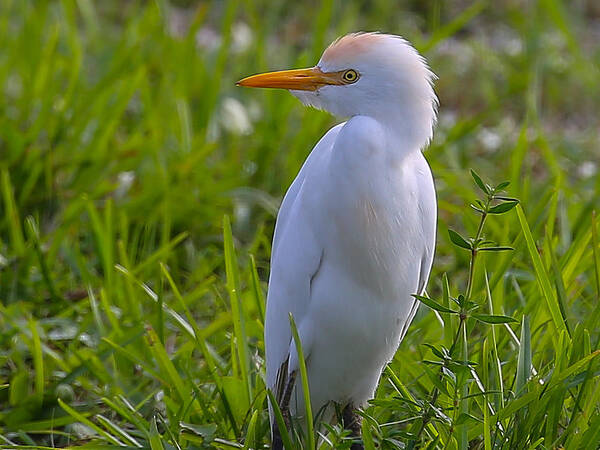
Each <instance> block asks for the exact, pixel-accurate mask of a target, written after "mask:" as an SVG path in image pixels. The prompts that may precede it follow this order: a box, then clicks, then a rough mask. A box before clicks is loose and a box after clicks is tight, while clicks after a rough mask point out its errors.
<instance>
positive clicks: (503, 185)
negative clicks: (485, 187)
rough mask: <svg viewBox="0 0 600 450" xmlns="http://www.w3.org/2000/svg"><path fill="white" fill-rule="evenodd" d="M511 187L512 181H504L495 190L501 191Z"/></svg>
mask: <svg viewBox="0 0 600 450" xmlns="http://www.w3.org/2000/svg"><path fill="white" fill-rule="evenodd" d="M509 185H510V181H503V182H502V183H500V184H499V185H498V186H496V188H495V190H496V191H501V190H502V189H504V188H506V187H508V186H509Z"/></svg>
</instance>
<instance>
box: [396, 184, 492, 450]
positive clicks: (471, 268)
mask: <svg viewBox="0 0 600 450" xmlns="http://www.w3.org/2000/svg"><path fill="white" fill-rule="evenodd" d="M493 199H494V193H493V192H492V193H491V194H488V197H487V200H486V204H485V208H484V210H483V212H482V213H481V220H480V221H479V226H478V227H477V233H475V238H474V239H473V248H472V250H471V261H470V262H469V278H468V280H467V291H466V294H465V301H466V300H469V299H470V298H471V294H472V293H473V278H474V275H475V260H476V259H477V248H478V247H477V246H478V245H479V240H480V239H481V235H482V234H483V227H484V225H485V220H486V219H487V216H488V210H489V208H490V204H491V202H492V200H493ZM466 318H467V317H466V313H465V312H464V311H462V310H461V313H460V322H459V324H458V329H457V330H456V335H455V336H454V340H453V341H452V346H451V347H450V357H452V354H453V353H454V350H455V348H456V344H457V343H458V338H459V337H460V334H461V332H462V329H463V326H465V320H466ZM444 367H447V364H446V362H445V361H444V364H443V365H442V368H441V369H440V375H439V376H440V380H441V381H443V372H442V369H443V368H444ZM439 394H440V391H439V389H438V388H437V387H435V386H434V387H433V390H432V391H431V396H430V401H429V402H428V404H427V406H426V409H425V411H424V413H423V419H422V422H421V425H420V426H419V429H418V431H417V434H416V436H415V437H414V439H411V440H410V442H409V443H408V446H407V449H408V450H412V449H414V448H415V445H416V444H417V443H418V442H419V441H420V439H421V435H422V434H423V431H424V430H425V427H426V426H427V424H428V423H429V420H430V419H431V417H432V410H433V408H432V406H433V405H434V404H435V403H436V402H437V399H438V397H439ZM448 442H449V441H448ZM448 442H446V447H447V445H448Z"/></svg>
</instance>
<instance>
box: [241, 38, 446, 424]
mask: <svg viewBox="0 0 600 450" xmlns="http://www.w3.org/2000/svg"><path fill="white" fill-rule="evenodd" d="M348 71H353V72H354V74H355V75H357V76H356V77H355V79H352V78H353V74H352V73H346V72H348ZM433 78H434V75H433V74H432V72H431V71H430V70H429V69H428V68H427V65H426V63H425V61H424V60H423V58H422V57H421V56H420V55H419V54H418V53H417V52H416V50H414V48H413V47H411V46H410V45H409V44H408V43H407V42H406V41H405V40H404V39H402V38H400V37H398V36H393V35H385V34H379V33H359V34H350V35H347V36H345V37H343V38H341V39H339V40H337V41H336V42H334V43H333V44H332V45H331V46H330V47H329V48H328V49H327V50H326V51H325V52H324V54H323V56H322V58H321V60H320V61H319V63H318V64H317V66H316V67H315V68H312V69H305V70H300V71H286V72H275V73H270V74H263V75H257V76H254V77H249V78H247V79H244V80H242V81H240V83H239V84H240V85H244V86H251V87H282V88H287V89H289V90H290V91H291V92H292V93H293V94H294V95H296V96H297V97H299V98H300V99H301V100H302V101H303V103H305V104H308V105H312V106H315V107H318V108H322V109H325V110H328V111H330V112H332V113H333V114H335V115H338V116H342V117H349V120H348V121H347V122H344V123H341V124H339V125H337V126H335V127H333V128H332V129H331V130H329V131H328V132H327V134H325V136H323V138H322V139H321V140H320V141H319V143H318V144H317V145H316V146H315V148H314V149H313V150H312V152H311V153H310V155H309V157H308V158H307V160H306V162H305V163H304V165H303V167H302V169H301V170H300V172H299V174H298V176H297V177H296V179H295V180H294V182H293V183H292V185H291V186H290V188H289V190H288V192H287V193H286V195H285V198H284V200H283V203H282V205H281V209H280V211H279V214H278V217H277V224H276V228H275V236H274V239H273V249H272V257H271V274H270V279H269V291H268V298H267V317H266V329H265V342H266V358H267V384H268V387H269V388H270V389H272V390H273V392H274V393H276V392H278V388H279V389H280V390H281V383H282V382H283V383H285V380H288V379H289V376H290V374H292V373H293V372H295V371H296V370H298V358H297V355H296V351H295V346H294V342H293V340H292V337H291V332H290V327H289V321H288V313H290V312H291V313H292V314H293V316H294V318H295V321H296V323H297V325H298V330H299V335H300V339H301V342H302V346H303V350H304V354H305V357H306V364H307V370H308V379H309V386H310V394H311V403H312V407H313V411H315V412H316V411H319V410H320V409H321V408H323V407H324V406H326V405H328V404H330V402H337V403H339V404H340V405H341V406H342V407H343V406H346V405H350V406H351V407H360V406H363V405H364V404H365V403H366V401H367V400H368V399H370V398H372V397H373V394H374V392H375V388H376V386H377V383H378V380H379V377H380V375H381V370H382V369H383V367H384V366H385V364H386V363H387V362H388V361H389V360H390V359H391V358H392V357H393V355H394V352H395V351H396V349H397V347H398V345H399V343H400V341H401V339H402V338H403V336H404V334H405V332H406V330H407V328H408V325H409V324H410V321H411V320H412V318H413V316H414V314H415V312H416V309H417V303H416V301H415V300H414V298H413V297H412V296H411V294H420V293H422V292H423V290H424V288H425V285H426V283H427V279H428V276H429V271H430V268H431V264H432V259H433V252H434V245H435V229H436V199H435V190H434V185H433V178H432V176H431V172H430V169H429V166H428V164H427V162H426V160H425V158H424V157H423V155H422V153H421V150H422V149H423V148H424V147H425V146H426V145H427V144H428V142H429V140H430V138H431V135H432V129H433V125H434V122H435V114H436V106H437V99H436V96H435V93H434V91H433V88H432V80H433ZM346 79H349V80H346ZM288 358H289V360H288ZM286 361H287V363H286ZM282 370H283V371H284V372H282ZM278 383H280V385H279V386H278ZM299 385H300V383H299V382H298V383H296V388H295V389H294V391H293V394H292V398H291V402H290V405H289V407H290V412H291V415H292V416H299V415H302V413H303V409H304V405H303V401H302V393H301V388H300V387H299ZM327 414H328V413H326V414H325V416H323V418H324V419H327V418H328V416H327Z"/></svg>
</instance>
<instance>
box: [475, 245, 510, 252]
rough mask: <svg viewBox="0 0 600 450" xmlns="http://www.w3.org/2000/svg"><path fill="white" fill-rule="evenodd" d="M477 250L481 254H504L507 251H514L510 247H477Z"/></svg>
mask: <svg viewBox="0 0 600 450" xmlns="http://www.w3.org/2000/svg"><path fill="white" fill-rule="evenodd" d="M477 250H479V251H483V252H505V251H508V250H514V248H512V247H508V246H493V247H479V248H478V249H477Z"/></svg>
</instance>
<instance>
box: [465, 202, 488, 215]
mask: <svg viewBox="0 0 600 450" xmlns="http://www.w3.org/2000/svg"><path fill="white" fill-rule="evenodd" d="M469 206H470V207H471V208H473V209H474V210H475V211H477V212H478V213H480V214H483V213H485V211H484V210H483V209H481V208H478V207H477V206H475V205H474V204H473V203H471V204H470V205H469Z"/></svg>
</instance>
